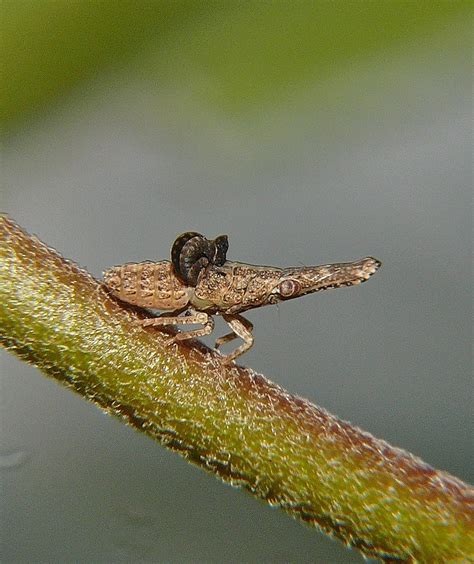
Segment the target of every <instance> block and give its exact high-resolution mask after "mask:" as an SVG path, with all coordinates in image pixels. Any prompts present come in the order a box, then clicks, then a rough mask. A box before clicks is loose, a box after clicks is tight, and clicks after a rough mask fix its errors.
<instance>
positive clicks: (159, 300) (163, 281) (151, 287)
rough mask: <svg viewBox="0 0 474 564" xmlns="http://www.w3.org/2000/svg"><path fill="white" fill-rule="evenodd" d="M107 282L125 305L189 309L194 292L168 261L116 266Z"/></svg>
mask: <svg viewBox="0 0 474 564" xmlns="http://www.w3.org/2000/svg"><path fill="white" fill-rule="evenodd" d="M104 283H105V285H106V286H107V287H108V288H109V289H110V290H111V292H112V294H113V295H114V296H116V297H117V298H119V299H121V300H123V301H124V302H127V303H129V304H133V305H137V306H140V307H149V308H154V309H162V310H168V311H170V310H175V309H179V308H182V307H185V306H186V305H187V304H188V302H189V298H190V292H191V289H190V288H188V287H187V286H185V285H184V284H183V283H182V282H181V281H180V280H179V279H178V278H176V276H175V275H174V273H173V268H172V265H171V263H170V262H169V261H166V260H165V261H161V262H139V263H128V264H124V265H122V266H115V267H114V268H111V269H109V270H107V271H106V272H104Z"/></svg>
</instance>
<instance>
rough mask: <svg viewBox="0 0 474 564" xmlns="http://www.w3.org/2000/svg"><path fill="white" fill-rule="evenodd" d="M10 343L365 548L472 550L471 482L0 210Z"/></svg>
mask: <svg viewBox="0 0 474 564" xmlns="http://www.w3.org/2000/svg"><path fill="white" fill-rule="evenodd" d="M0 260H1V271H0V272H1V273H0V304H1V305H0V339H1V342H2V343H3V345H4V346H5V347H6V348H7V349H9V350H11V351H12V352H14V353H15V354H17V355H18V356H20V357H21V358H23V359H24V360H26V361H28V362H31V363H33V364H35V365H36V366H38V368H40V369H41V370H42V371H43V372H45V373H46V374H48V375H49V376H52V377H54V378H56V379H57V380H59V381H60V382H62V383H63V384H65V385H66V386H68V387H70V388H72V389H73V390H75V391H76V392H78V393H80V394H81V395H83V396H84V397H85V398H87V399H89V400H90V401H92V402H94V403H96V404H97V405H98V406H99V407H100V408H101V409H103V410H105V411H107V412H108V413H111V414H113V415H115V416H118V417H120V418H121V419H122V420H123V421H124V422H125V423H128V424H129V425H132V426H134V427H136V428H137V429H139V430H140V431H142V432H144V433H146V434H147V435H149V436H151V437H153V438H155V439H157V440H159V441H160V442H161V443H162V444H164V445H165V446H167V447H169V448H171V449H173V450H176V451H178V452H179V453H180V454H181V455H182V456H184V457H185V458H187V459H188V460H189V461H191V462H193V463H195V464H197V465H199V466H201V467H202V468H204V469H205V470H207V471H209V472H212V473H214V474H216V475H217V476H219V477H220V478H222V479H223V480H225V481H227V482H230V483H231V484H233V485H235V486H241V487H244V488H246V489H247V490H249V491H250V492H252V493H253V494H254V495H256V496H257V497H260V498H262V499H264V500H266V501H268V502H269V503H270V504H272V505H275V506H278V507H281V508H283V509H284V510H285V511H287V512H288V513H289V514H291V515H292V516H294V517H297V518H300V519H302V520H303V521H305V522H306V523H308V524H310V525H314V526H317V527H319V528H321V529H322V530H324V531H325V532H326V533H328V534H330V535H333V536H336V537H338V538H339V539H341V540H342V541H343V542H345V543H348V544H350V545H352V546H355V547H357V548H358V549H359V550H361V551H362V552H363V553H364V554H365V555H367V556H375V557H378V558H381V559H384V560H388V561H390V560H402V561H410V560H414V559H416V560H419V561H422V562H446V561H454V560H457V561H466V560H468V559H469V558H470V557H471V558H472V557H473V555H474V538H473V537H474V535H473V508H472V505H471V506H470V505H469V501H471V503H472V499H473V497H472V496H473V489H472V488H470V487H469V486H468V485H466V484H464V483H463V482H461V481H460V480H458V479H457V478H454V477H452V476H450V475H448V474H446V473H443V472H440V471H437V470H435V469H433V468H431V467H430V466H428V465H427V464H425V463H423V462H422V461H421V460H420V459H418V458H415V457H414V456H412V455H411V454H409V453H407V452H404V451H401V450H398V449H395V448H393V447H391V446H390V445H388V444H387V443H385V442H383V441H381V440H379V439H375V438H374V437H372V436H371V435H369V434H367V433H364V432H363V431H361V430H360V429H357V428H355V427H353V426H351V425H350V424H349V423H347V422H344V421H341V420H339V419H337V418H336V417H334V416H332V415H330V414H328V413H326V412H325V411H324V410H323V409H321V408H319V407H317V406H315V405H312V404H311V403H309V402H308V401H306V400H303V399H300V398H297V397H295V396H292V395H291V394H289V393H288V392H286V391H285V390H283V389H281V388H280V387H278V386H276V385H275V384H272V383H271V382H269V381H268V380H266V379H265V378H264V377H263V376H261V375H259V374H256V373H254V372H253V371H252V370H250V369H246V368H242V367H238V366H225V365H223V364H222V362H221V361H220V358H219V355H218V354H217V353H215V352H214V351H211V350H209V349H207V348H206V347H204V346H203V345H201V344H199V343H197V342H192V343H180V344H176V345H173V346H172V347H165V345H164V341H165V336H164V335H163V333H162V332H160V331H158V330H156V329H153V328H150V329H143V328H141V327H140V326H139V325H138V324H137V323H136V322H135V321H136V319H137V317H140V316H143V313H142V312H141V311H139V310H134V309H133V308H130V307H126V306H124V305H123V304H119V303H117V302H116V301H114V300H113V299H111V298H110V297H109V295H108V294H107V292H106V291H105V289H104V287H103V286H102V285H101V284H100V282H97V281H96V280H94V279H93V278H92V277H91V276H90V275H89V274H88V273H87V272H85V271H84V270H81V269H79V268H78V267H77V266H76V265H75V264H73V263H72V262H69V261H66V260H65V259H63V258H62V257H61V256H60V255H59V254H58V253H56V252H55V251H54V250H52V249H50V248H48V247H46V246H45V245H44V244H42V243H41V242H40V241H38V239H36V238H35V237H31V236H29V235H28V234H26V233H25V232H24V231H22V230H21V229H20V228H19V227H18V226H17V225H16V224H15V223H14V222H13V221H12V220H10V219H8V218H6V217H1V218H0Z"/></svg>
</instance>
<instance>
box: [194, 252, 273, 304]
mask: <svg viewBox="0 0 474 564" xmlns="http://www.w3.org/2000/svg"><path fill="white" fill-rule="evenodd" d="M281 272H282V271H281V269H279V268H274V267H269V266H254V265H250V264H244V263H240V262H230V261H228V262H226V263H225V264H224V265H223V266H219V267H217V266H213V267H211V268H208V269H206V271H205V272H203V273H202V275H201V276H200V278H199V280H198V284H197V286H196V288H194V294H193V295H192V296H191V305H193V306H194V307H196V309H201V310H210V311H214V312H221V313H224V312H229V311H230V312H232V313H238V312H242V311H245V310H247V309H251V308H253V307H258V306H261V305H265V304H266V303H267V297H268V295H269V294H270V292H271V290H272V289H273V288H274V286H275V284H276V283H277V282H278V280H279V279H280V276H281Z"/></svg>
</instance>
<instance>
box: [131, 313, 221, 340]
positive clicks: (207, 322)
mask: <svg viewBox="0 0 474 564" xmlns="http://www.w3.org/2000/svg"><path fill="white" fill-rule="evenodd" d="M140 323H141V325H142V326H143V327H151V326H157V325H196V324H202V325H204V327H201V328H200V329H194V330H191V331H182V332H181V333H177V334H176V335H173V337H172V338H171V339H169V341H170V342H173V341H182V340H184V339H191V338H192V337H202V336H203V335H209V333H211V332H212V330H213V329H214V319H213V318H212V317H211V316H210V315H208V314H207V313H204V312H194V311H193V312H192V313H191V315H188V316H186V317H178V316H165V317H152V318H150V319H142V320H140Z"/></svg>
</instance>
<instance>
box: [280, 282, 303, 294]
mask: <svg viewBox="0 0 474 564" xmlns="http://www.w3.org/2000/svg"><path fill="white" fill-rule="evenodd" d="M299 290H300V285H299V284H298V282H296V281H295V280H283V282H281V283H280V285H279V286H278V291H279V292H280V296H281V297H282V298H291V297H292V296H294V295H295V294H297V293H298V292H299Z"/></svg>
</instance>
